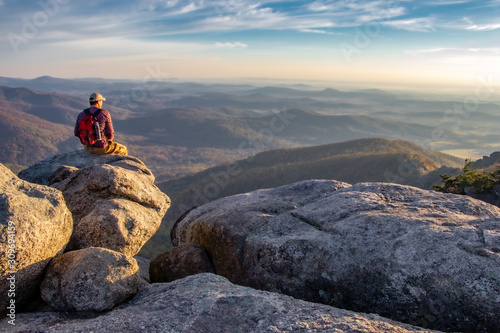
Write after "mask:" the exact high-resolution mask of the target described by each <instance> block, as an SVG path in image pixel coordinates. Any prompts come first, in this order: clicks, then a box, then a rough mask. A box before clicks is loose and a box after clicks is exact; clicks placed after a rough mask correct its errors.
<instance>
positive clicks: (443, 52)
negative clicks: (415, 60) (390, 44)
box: [405, 47, 500, 56]
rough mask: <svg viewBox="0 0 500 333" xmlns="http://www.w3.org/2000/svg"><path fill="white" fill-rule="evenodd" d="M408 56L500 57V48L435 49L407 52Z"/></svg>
mask: <svg viewBox="0 0 500 333" xmlns="http://www.w3.org/2000/svg"><path fill="white" fill-rule="evenodd" d="M405 52H406V53H407V54H410V55H413V56H428V55H440V56H449V55H467V54H468V55H478V54H480V55H482V56H496V55H500V47H467V48H465V47H435V48H429V49H421V50H407V51H405Z"/></svg>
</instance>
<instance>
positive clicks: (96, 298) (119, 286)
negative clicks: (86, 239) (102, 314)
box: [40, 247, 140, 311]
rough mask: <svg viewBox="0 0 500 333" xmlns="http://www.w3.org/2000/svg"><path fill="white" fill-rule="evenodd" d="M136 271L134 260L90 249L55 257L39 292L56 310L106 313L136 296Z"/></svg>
mask: <svg viewBox="0 0 500 333" xmlns="http://www.w3.org/2000/svg"><path fill="white" fill-rule="evenodd" d="M138 271H139V266H138V265H137V262H136V261H135V259H133V258H129V257H127V256H125V255H124V254H121V253H118V252H115V251H111V250H108V249H103V248H97V247H91V248H86V249H81V250H76V251H71V252H67V253H65V254H63V255H61V256H58V257H56V258H54V259H53V260H52V261H51V262H50V264H49V267H48V269H47V273H46V275H45V279H44V280H43V282H42V285H41V288H40V290H41V294H42V298H43V300H44V301H45V302H47V304H49V305H50V306H51V307H52V308H54V309H56V310H60V311H88V310H91V311H105V310H110V309H112V308H113V307H115V306H116V305H117V304H120V303H122V302H123V301H125V300H127V299H128V298H130V297H131V296H133V295H135V294H136V293H137V291H138V289H139V280H140V278H139V274H138Z"/></svg>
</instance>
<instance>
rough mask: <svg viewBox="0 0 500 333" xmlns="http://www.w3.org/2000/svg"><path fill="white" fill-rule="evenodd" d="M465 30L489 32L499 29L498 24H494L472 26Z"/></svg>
mask: <svg viewBox="0 0 500 333" xmlns="http://www.w3.org/2000/svg"><path fill="white" fill-rule="evenodd" d="M465 29H466V30H471V31H489V30H497V29H500V23H495V24H479V25H478V24H473V25H471V26H469V27H467V28H465Z"/></svg>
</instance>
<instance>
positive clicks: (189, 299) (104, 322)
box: [0, 273, 430, 333]
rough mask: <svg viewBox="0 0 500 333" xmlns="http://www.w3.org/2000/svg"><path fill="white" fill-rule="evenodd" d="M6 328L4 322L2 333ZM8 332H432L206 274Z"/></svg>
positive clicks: (36, 317)
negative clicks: (101, 309) (98, 309)
mask: <svg viewBox="0 0 500 333" xmlns="http://www.w3.org/2000/svg"><path fill="white" fill-rule="evenodd" d="M5 327H6V321H5V320H4V321H2V322H0V329H2V328H5ZM9 329H10V331H9V332H52V333H62V332H71V333H80V332H81V333H83V332H94V333H108V332H109V333H111V332H112V333H115V332H171V333H212V332H213V333H221V332H222V333H223V332H228V333H233V332H239V333H247V332H248V333H255V332H357V333H363V332H366V333H368V332H369V333H377V332H393V333H394V332H396V333H403V332H430V331H428V330H423V329H420V328H418V327H413V326H410V325H405V324H401V323H398V322H395V321H391V320H388V319H385V318H382V317H380V316H378V315H373V314H356V313H353V312H350V311H346V310H340V309H336V308H333V307H330V306H327V305H322V304H314V303H310V302H306V301H301V300H297V299H294V298H292V297H288V296H285V295H279V294H275V293H270V292H264V291H257V290H254V289H251V288H246V287H242V286H237V285H233V284H231V283H230V282H229V281H228V280H226V279H225V278H223V277H221V276H216V275H213V274H208V273H207V274H198V275H193V276H190V277H187V278H185V279H181V280H176V281H174V282H171V283H155V284H152V285H150V286H148V287H146V288H145V289H142V290H141V291H140V292H139V293H138V294H137V295H136V297H134V298H133V299H132V300H131V301H129V302H128V303H126V304H125V305H123V306H121V307H120V308H117V309H115V310H112V311H110V312H107V313H105V314H97V315H88V314H87V315H83V314H67V313H56V312H45V313H26V314H20V315H19V318H18V321H17V322H16V326H14V327H9Z"/></svg>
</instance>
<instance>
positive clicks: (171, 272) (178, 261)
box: [149, 244, 215, 282]
mask: <svg viewBox="0 0 500 333" xmlns="http://www.w3.org/2000/svg"><path fill="white" fill-rule="evenodd" d="M200 273H215V271H214V265H213V264H212V261H211V260H210V257H209V256H208V253H207V250H206V249H205V248H204V247H203V246H202V245H199V244H181V245H179V246H177V247H175V248H173V249H171V250H170V251H167V252H164V253H161V254H159V255H157V256H156V257H155V258H154V259H153V260H151V263H150V266H149V276H150V279H151V282H172V281H175V280H178V279H182V278H184V277H186V276H189V275H196V274H200Z"/></svg>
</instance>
